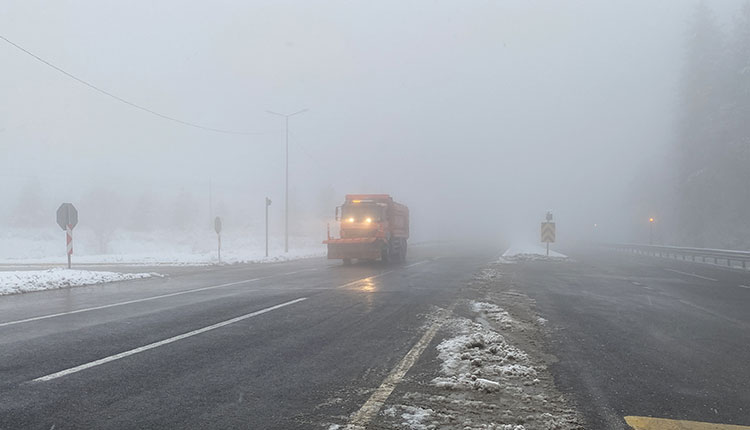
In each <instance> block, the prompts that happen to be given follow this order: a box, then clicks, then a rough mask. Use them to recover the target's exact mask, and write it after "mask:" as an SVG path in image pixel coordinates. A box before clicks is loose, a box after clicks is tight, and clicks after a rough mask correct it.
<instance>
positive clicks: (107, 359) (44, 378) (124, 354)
mask: <svg viewBox="0 0 750 430" xmlns="http://www.w3.org/2000/svg"><path fill="white" fill-rule="evenodd" d="M303 300H307V297H301V298H299V299H294V300H290V301H288V302H284V303H281V304H278V305H275V306H271V307H269V308H265V309H261V310H259V311H255V312H252V313H249V314H246V315H242V316H239V317H237V318H232V319H229V320H226V321H222V322H220V323H217V324H213V325H210V326H208V327H203V328H200V329H198V330H193V331H190V332H187V333H183V334H181V335H178V336H174V337H170V338H169V339H164V340H160V341H158V342H154V343H150V344H148V345H144V346H141V347H138V348H135V349H131V350H130V351H125V352H121V353H119V354H115V355H110V356H109V357H104V358H101V359H99V360H96V361H92V362H90V363H86V364H81V365H80V366H76V367H71V368H70V369H65V370H61V371H59V372H55V373H51V374H49V375H46V376H42V377H39V378H36V379H34V380H33V381H32V382H45V381H51V380H53V379H57V378H61V377H63V376H67V375H70V374H73V373H76V372H80V371H81V370H86V369H90V368H92V367H95V366H99V365H102V364H104V363H109V362H110V361H115V360H119V359H121V358H125V357H128V356H131V355H134V354H138V353H139V352H143V351H148V350H149V349H154V348H158V347H160V346H163V345H167V344H170V343H172V342H177V341H178V340H182V339H186V338H189V337H191V336H195V335H198V334H201V333H205V332H207V331H210V330H215V329H217V328H220V327H224V326H227V325H229V324H234V323H236V322H239V321H242V320H246V319H248V318H252V317H254V316H257V315H261V314H264V313H266V312H271V311H273V310H276V309H279V308H283V307H284V306H289V305H293V304H295V303H299V302H301V301H303Z"/></svg>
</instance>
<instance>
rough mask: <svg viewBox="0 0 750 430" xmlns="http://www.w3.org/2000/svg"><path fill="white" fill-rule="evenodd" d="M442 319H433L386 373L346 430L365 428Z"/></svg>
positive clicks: (421, 351)
mask: <svg viewBox="0 0 750 430" xmlns="http://www.w3.org/2000/svg"><path fill="white" fill-rule="evenodd" d="M442 320H443V319H442V318H437V319H435V321H434V322H433V323H432V325H430V327H429V328H428V329H427V331H426V332H425V333H424V334H423V335H422V337H421V338H420V339H419V341H418V342H417V343H416V344H414V346H412V348H411V349H410V350H409V352H407V353H406V356H404V358H402V359H401V361H400V362H399V363H398V364H397V365H396V367H394V368H393V370H391V373H389V374H388V376H387V377H386V378H385V380H384V381H383V383H382V384H380V386H379V387H378V388H377V390H375V392H374V393H372V395H371V396H370V398H369V399H367V401H366V402H365V404H364V405H362V407H361V408H360V409H359V410H358V411H357V412H356V413H355V414H354V415H353V416H352V418H351V420H349V424H347V426H346V429H347V430H364V429H366V428H367V425H368V424H369V423H370V421H372V419H373V418H374V417H375V415H377V413H378V412H379V411H380V409H381V408H382V407H383V404H384V403H385V401H386V400H388V397H389V396H390V395H391V393H392V392H393V390H394V389H395V388H396V385H398V384H399V382H401V381H402V380H403V379H404V376H405V375H406V372H408V371H409V369H411V367H412V366H413V365H414V363H416V362H417V360H418V359H419V357H420V356H421V355H422V353H423V352H424V350H425V348H427V345H429V344H430V342H431V341H432V339H433V338H434V337H435V334H436V333H437V331H438V329H439V328H440V326H441V325H442Z"/></svg>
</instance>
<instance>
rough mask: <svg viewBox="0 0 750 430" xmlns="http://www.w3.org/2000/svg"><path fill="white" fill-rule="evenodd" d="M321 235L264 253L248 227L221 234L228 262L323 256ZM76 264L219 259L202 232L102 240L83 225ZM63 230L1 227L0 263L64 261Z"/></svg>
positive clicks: (120, 234)
mask: <svg viewBox="0 0 750 430" xmlns="http://www.w3.org/2000/svg"><path fill="white" fill-rule="evenodd" d="M321 241H322V238H314V237H290V240H289V252H288V253H285V252H284V249H283V242H281V240H279V238H275V239H274V240H272V241H271V243H270V246H269V256H268V257H266V256H265V242H264V238H263V237H261V236H259V235H257V234H251V233H249V232H244V231H227V232H225V233H224V234H222V249H221V261H222V262H224V263H243V262H261V263H262V262H278V261H287V260H296V259H300V258H309V257H318V256H323V255H325V252H326V248H325V245H323V244H322V243H321ZM73 249H74V254H73V263H74V264H101V263H105V264H131V265H205V264H214V263H217V262H218V261H219V260H218V255H217V237H216V234H215V233H214V232H213V231H201V232H190V233H188V232H175V231H160V232H130V231H128V232H125V231H116V232H113V233H112V234H111V235H109V236H108V237H107V238H106V241H104V242H103V241H102V240H100V238H98V237H97V236H96V235H95V234H93V232H91V231H90V230H86V229H85V228H81V229H76V230H74V234H73ZM64 262H66V257H65V234H64V232H62V231H60V230H55V229H44V230H40V229H12V230H4V231H0V264H13V265H23V264H62V263H64Z"/></svg>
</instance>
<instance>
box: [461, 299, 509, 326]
mask: <svg viewBox="0 0 750 430" xmlns="http://www.w3.org/2000/svg"><path fill="white" fill-rule="evenodd" d="M471 308H472V310H473V311H474V312H476V313H484V314H485V315H487V317H489V318H490V319H492V320H493V321H495V322H497V323H498V324H500V327H502V328H504V329H508V330H510V329H514V328H516V327H517V326H518V321H516V320H515V319H514V318H513V317H512V316H510V314H509V313H508V312H506V311H505V310H504V309H503V308H501V307H500V306H497V305H494V304H492V303H485V302H472V303H471Z"/></svg>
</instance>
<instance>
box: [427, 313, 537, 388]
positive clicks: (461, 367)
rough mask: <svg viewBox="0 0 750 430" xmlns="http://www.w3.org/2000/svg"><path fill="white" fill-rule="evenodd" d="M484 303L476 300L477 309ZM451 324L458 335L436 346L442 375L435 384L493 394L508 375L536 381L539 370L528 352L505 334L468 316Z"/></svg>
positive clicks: (530, 381)
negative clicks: (507, 338) (532, 362)
mask: <svg viewBox="0 0 750 430" xmlns="http://www.w3.org/2000/svg"><path fill="white" fill-rule="evenodd" d="M481 305H486V303H475V305H474V306H475V309H477V307H478V308H480V309H481V308H482V306H481ZM498 309H499V308H498ZM511 319H512V318H511ZM451 326H452V328H453V329H454V330H455V331H456V332H457V333H458V334H457V335H456V336H454V337H451V338H448V339H445V340H443V341H442V342H441V343H440V344H439V345H438V347H437V349H438V358H439V359H440V361H441V365H440V371H441V374H442V376H438V377H436V378H434V379H433V380H432V383H433V384H434V385H436V386H438V387H441V388H446V389H449V390H458V391H460V390H477V391H484V392H487V393H491V392H496V391H500V390H501V389H502V388H503V384H501V382H502V381H503V380H505V379H508V378H522V379H525V380H527V382H529V383H531V384H533V383H535V380H536V373H537V372H536V370H535V369H534V367H533V366H532V365H531V362H530V360H529V357H528V355H527V354H526V353H525V352H523V351H522V350H520V349H518V348H516V347H515V346H513V345H511V344H510V343H509V342H507V341H506V339H505V337H504V336H503V335H501V334H500V333H498V332H496V331H494V330H492V329H491V328H488V327H485V326H484V325H482V324H479V323H475V322H473V321H471V320H469V319H466V318H456V319H454V320H453V321H452V322H451Z"/></svg>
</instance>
